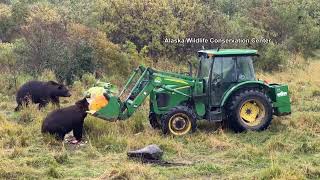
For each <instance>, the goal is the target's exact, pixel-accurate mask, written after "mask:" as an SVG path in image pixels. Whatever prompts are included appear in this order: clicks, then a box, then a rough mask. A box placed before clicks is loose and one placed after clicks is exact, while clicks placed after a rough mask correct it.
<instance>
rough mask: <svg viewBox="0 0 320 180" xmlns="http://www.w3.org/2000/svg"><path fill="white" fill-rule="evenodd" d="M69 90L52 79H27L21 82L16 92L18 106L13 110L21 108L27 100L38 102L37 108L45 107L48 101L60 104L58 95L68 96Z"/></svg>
mask: <svg viewBox="0 0 320 180" xmlns="http://www.w3.org/2000/svg"><path fill="white" fill-rule="evenodd" d="M70 96H71V94H70V92H69V90H68V89H67V88H66V87H65V86H64V85H63V84H59V83H57V82H54V81H48V82H42V81H29V82H27V83H25V84H23V85H22V86H21V87H20V88H19V90H18V91H17V94H16V101H17V104H18V106H17V107H16V108H15V111H18V110H20V109H21V107H22V104H26V105H28V103H29V101H31V102H32V103H34V104H39V109H40V108H42V107H45V106H46V105H47V104H48V103H49V102H52V103H53V104H55V105H57V106H58V107H59V106H60V104H59V103H60V101H59V97H70Z"/></svg>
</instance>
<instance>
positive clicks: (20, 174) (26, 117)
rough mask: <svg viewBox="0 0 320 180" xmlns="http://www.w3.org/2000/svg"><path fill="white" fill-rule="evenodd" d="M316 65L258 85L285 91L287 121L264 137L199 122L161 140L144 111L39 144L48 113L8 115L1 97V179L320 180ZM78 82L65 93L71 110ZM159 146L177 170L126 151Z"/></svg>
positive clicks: (9, 103) (89, 122)
mask: <svg viewBox="0 0 320 180" xmlns="http://www.w3.org/2000/svg"><path fill="white" fill-rule="evenodd" d="M319 69H320V62H319V61H311V62H310V63H309V65H305V66H301V67H296V68H294V69H288V70H286V71H283V72H279V73H273V74H268V73H259V75H258V77H259V78H260V79H265V80H268V81H269V82H281V83H287V84H289V88H290V93H291V99H292V108H293V109H292V112H293V113H292V115H291V116H287V117H282V118H278V117H274V119H273V121H272V124H271V126H270V127H269V128H268V129H267V130H266V131H263V132H246V133H239V134H236V133H233V132H230V131H228V130H224V129H221V128H219V125H217V124H210V123H207V122H199V127H198V130H197V132H196V133H194V134H191V135H187V136H184V137H173V136H163V135H162V134H161V132H159V131H156V130H153V129H151V127H150V125H149V124H148V122H147V113H148V105H147V103H146V104H145V105H144V106H143V107H141V108H140V109H139V111H138V112H137V113H136V114H135V115H134V117H132V118H131V119H129V120H128V121H125V122H106V121H103V120H100V119H96V118H94V117H90V116H89V117H87V119H86V121H85V133H86V134H85V140H86V141H87V142H88V143H87V144H86V145H84V146H80V147H75V146H71V145H69V144H61V143H59V142H56V141H55V140H53V139H52V138H50V137H43V136H42V135H41V133H40V126H41V122H42V120H43V118H44V117H45V116H46V114H47V113H48V112H49V111H51V110H52V109H53V107H47V108H46V109H45V110H42V111H38V110H37V108H36V107H35V106H31V107H29V108H27V109H25V110H23V111H21V112H19V113H13V108H14V107H15V101H14V96H13V95H12V93H11V94H9V93H8V94H2V96H1V103H0V108H1V115H0V179H15V178H19V179H23V178H27V179H47V178H63V179H78V178H84V179H91V178H98V179H100V178H101V179H111V178H115V179H141V178H144V179H154V178H158V179H168V178H169V179H185V178H188V179H199V178H204V179H206V178H212V179H271V178H275V179H318V178H320V103H319V101H320V80H319V79H318V78H319V77H320V72H319ZM85 87H86V83H84V82H82V83H81V82H76V83H75V84H74V85H73V87H72V94H73V96H72V98H71V99H66V98H65V99H63V103H62V106H67V105H68V104H72V103H73V102H74V101H75V100H76V99H77V98H78V97H80V96H81V95H82V92H83V90H84V89H85ZM149 144H158V145H160V147H161V148H162V149H163V150H164V151H165V155H164V159H165V160H167V161H170V162H178V163H185V164H186V165H184V166H174V165H173V166H160V165H152V164H141V163H139V162H134V161H131V160H128V159H127V157H126V151H127V150H131V149H135V148H140V147H143V146H145V145H149Z"/></svg>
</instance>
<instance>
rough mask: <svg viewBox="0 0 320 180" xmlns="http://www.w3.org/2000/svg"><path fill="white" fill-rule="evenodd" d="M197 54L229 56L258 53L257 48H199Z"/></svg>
mask: <svg viewBox="0 0 320 180" xmlns="http://www.w3.org/2000/svg"><path fill="white" fill-rule="evenodd" d="M198 54H199V55H200V54H208V55H214V56H231V55H240V56H243V55H251V56H255V55H259V54H258V51H257V50H254V49H208V50H200V51H198Z"/></svg>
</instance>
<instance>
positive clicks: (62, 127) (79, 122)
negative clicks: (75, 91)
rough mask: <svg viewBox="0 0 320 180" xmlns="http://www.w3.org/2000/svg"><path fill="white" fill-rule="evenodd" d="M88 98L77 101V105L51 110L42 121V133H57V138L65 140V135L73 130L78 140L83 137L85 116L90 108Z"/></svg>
mask: <svg viewBox="0 0 320 180" xmlns="http://www.w3.org/2000/svg"><path fill="white" fill-rule="evenodd" d="M88 107H89V103H88V102H87V100H86V98H84V99H82V100H80V101H77V102H76V103H75V105H72V106H69V107H66V108H61V109H57V110H55V111H53V112H51V113H50V114H49V115H48V116H47V117H46V118H45V119H44V121H43V123H42V129H41V132H42V133H49V134H52V135H55V137H56V139H57V140H63V139H64V136H65V135H66V134H67V133H69V132H70V131H73V135H74V137H75V138H76V140H77V141H78V142H80V141H81V139H82V129H83V122H84V118H85V117H86V116H87V111H88V110H89V108H88Z"/></svg>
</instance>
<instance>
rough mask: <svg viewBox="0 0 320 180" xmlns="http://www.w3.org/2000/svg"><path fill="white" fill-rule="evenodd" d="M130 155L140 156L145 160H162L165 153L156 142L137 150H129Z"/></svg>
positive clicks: (133, 156)
mask: <svg viewBox="0 0 320 180" xmlns="http://www.w3.org/2000/svg"><path fill="white" fill-rule="evenodd" d="M127 154H128V157H130V158H140V159H144V160H151V161H152V160H160V159H161V158H162V155H163V151H162V150H161V149H160V148H159V147H158V146H157V145H155V144H152V145H148V146H146V147H144V148H142V149H138V150H135V151H128V153H127Z"/></svg>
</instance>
